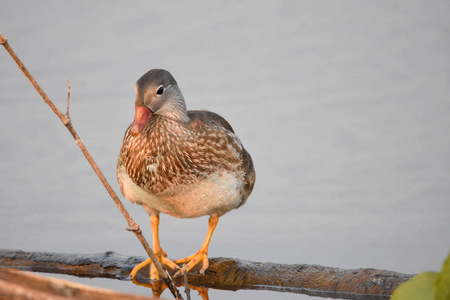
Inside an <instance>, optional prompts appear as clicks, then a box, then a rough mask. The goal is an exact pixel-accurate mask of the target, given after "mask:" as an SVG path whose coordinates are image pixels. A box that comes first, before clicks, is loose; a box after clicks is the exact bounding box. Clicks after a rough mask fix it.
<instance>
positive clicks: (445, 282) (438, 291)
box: [434, 253, 450, 300]
mask: <svg viewBox="0 0 450 300" xmlns="http://www.w3.org/2000/svg"><path fill="white" fill-rule="evenodd" d="M434 300H450V253H449V254H448V256H447V259H446V260H445V262H444V265H443V266H442V270H441V273H439V275H438V276H437V278H436V281H435V282H434Z"/></svg>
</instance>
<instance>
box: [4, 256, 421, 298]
mask: <svg viewBox="0 0 450 300" xmlns="http://www.w3.org/2000/svg"><path fill="white" fill-rule="evenodd" d="M143 260H144V257H138V256H124V255H120V254H117V253H115V252H105V253H98V254H92V255H86V254H62V253H44V252H23V251H14V250H0V265H3V266H9V267H14V268H18V269H21V270H28V271H35V272H44V273H60V274H67V275H75V276H80V277H106V278H116V279H127V278H128V275H129V273H130V272H131V270H132V268H133V267H134V266H135V265H136V264H137V263H140V262H141V261H143ZM411 277H412V275H408V274H401V273H397V272H392V271H386V270H377V269H350V270H346V269H339V268H331V267H323V266H318V265H306V264H295V265H287V264H275V263H260V262H250V261H244V260H239V259H234V258H211V259H210V266H209V268H208V270H206V272H205V275H203V276H202V275H196V274H189V275H188V280H189V284H191V285H193V286H198V287H207V288H215V289H223V290H239V289H250V290H261V289H263V290H273V291H282V292H292V293H299V294H308V295H313V296H322V297H330V298H336V297H339V298H343V299H388V298H389V296H390V295H391V294H392V293H393V291H394V290H395V289H396V288H397V287H398V286H399V285H400V284H401V283H403V282H405V281H406V280H408V279H410V278H411ZM137 279H138V280H141V279H143V278H142V277H138V278H137ZM175 282H176V283H177V284H178V285H183V284H184V279H183V277H178V278H176V279H175Z"/></svg>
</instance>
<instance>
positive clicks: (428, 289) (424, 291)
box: [391, 272, 445, 300]
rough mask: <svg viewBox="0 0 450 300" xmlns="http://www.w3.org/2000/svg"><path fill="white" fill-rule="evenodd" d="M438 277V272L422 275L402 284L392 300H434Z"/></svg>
mask: <svg viewBox="0 0 450 300" xmlns="http://www.w3.org/2000/svg"><path fill="white" fill-rule="evenodd" d="M437 277H438V273H437V272H424V273H420V274H419V275H416V276H414V277H413V278H411V279H410V280H408V281H406V282H404V283H403V284H401V285H400V286H399V287H398V288H397V289H396V290H395V291H394V293H393V294H392V298H391V300H433V287H434V282H435V280H436V278H437ZM442 299H445V298H442Z"/></svg>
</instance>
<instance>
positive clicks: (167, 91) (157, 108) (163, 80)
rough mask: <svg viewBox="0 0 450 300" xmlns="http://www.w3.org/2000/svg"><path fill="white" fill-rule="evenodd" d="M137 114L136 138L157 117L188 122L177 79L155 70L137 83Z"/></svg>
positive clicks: (135, 120) (132, 130) (135, 116)
mask: <svg viewBox="0 0 450 300" xmlns="http://www.w3.org/2000/svg"><path fill="white" fill-rule="evenodd" d="M135 107H136V112H135V115H134V121H133V126H132V128H131V134H132V135H133V136H136V135H137V134H138V133H139V132H141V130H142V129H143V128H144V126H145V125H146V124H147V122H148V120H149V119H150V118H151V117H152V116H153V115H154V114H155V115H162V116H167V117H170V118H173V119H176V120H179V121H181V122H187V120H188V116H187V113H186V104H185V102H184V98H183V94H181V91H180V89H179V87H178V84H177V82H176V81H175V78H173V76H172V75H171V74H170V73H169V72H168V71H166V70H162V69H153V70H150V71H148V72H147V73H145V74H144V76H142V77H141V78H139V79H138V81H137V82H136V102H135Z"/></svg>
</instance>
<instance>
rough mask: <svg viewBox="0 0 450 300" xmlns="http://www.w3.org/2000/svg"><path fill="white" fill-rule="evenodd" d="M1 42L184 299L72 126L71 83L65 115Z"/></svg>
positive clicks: (3, 40)
mask: <svg viewBox="0 0 450 300" xmlns="http://www.w3.org/2000/svg"><path fill="white" fill-rule="evenodd" d="M0 44H2V45H3V46H4V47H5V50H6V51H7V52H8V53H9V54H10V55H11V57H12V59H13V60H14V62H15V63H16V64H17V66H18V67H19V69H20V70H21V71H22V72H23V74H24V75H25V77H26V78H27V79H28V80H29V81H30V83H31V85H32V86H33V87H34V88H35V89H36V91H37V92H38V93H39V95H41V97H42V99H44V101H45V103H47V105H48V106H49V107H50V108H51V109H52V110H53V112H54V113H55V114H56V115H57V116H58V118H59V119H60V120H61V122H62V123H63V124H64V126H66V128H67V130H69V132H70V134H71V135H72V137H73V138H74V140H75V143H76V144H77V145H78V147H79V148H80V150H81V152H83V154H84V156H85V157H86V159H87V160H88V162H89V164H90V165H91V167H92V168H93V169H94V172H95V174H97V176H98V178H99V179H100V181H101V182H102V184H103V186H104V187H105V188H106V190H107V191H108V193H109V195H110V196H111V198H112V199H113V201H114V203H115V204H116V205H117V207H118V208H119V210H120V212H121V213H122V215H123V216H124V218H125V219H126V221H127V223H128V226H129V230H130V231H132V232H133V233H134V234H135V235H136V237H137V238H138V239H139V241H140V242H141V244H142V246H143V247H144V249H145V251H146V252H147V254H148V256H149V257H150V259H151V260H152V262H153V263H154V264H155V266H156V268H157V269H158V272H159V274H160V275H161V277H162V278H163V280H164V282H165V283H166V284H167V286H168V287H169V289H170V291H171V292H172V294H173V295H174V297H175V298H176V299H183V297H182V296H181V294H180V293H179V291H178V290H177V289H176V287H175V285H174V283H173V280H172V278H171V277H170V275H169V273H168V272H167V271H166V270H165V269H164V268H163V267H162V266H161V264H160V263H159V261H158V259H157V258H156V256H155V254H154V253H153V251H152V249H151V248H150V246H149V244H148V242H147V240H146V239H145V237H144V236H143V234H142V231H141V229H140V228H139V225H137V224H136V223H135V222H134V220H133V219H132V218H131V216H130V214H129V213H128V211H127V210H126V208H125V206H123V204H122V202H121V201H120V199H119V197H117V194H116V193H115V192H114V190H113V189H112V187H111V186H110V185H109V183H108V181H107V180H106V178H105V176H104V175H103V173H102V172H101V171H100V168H99V167H98V166H97V164H96V163H95V161H94V159H93V158H92V156H91V155H90V153H89V152H88V150H87V149H86V147H85V146H84V144H83V143H82V142H81V140H80V137H79V136H78V134H77V132H76V131H75V128H74V127H73V126H72V122H71V119H70V117H69V100H70V87H69V83H68V82H67V86H68V87H67V89H68V97H67V98H68V99H67V115H64V114H63V113H62V112H61V111H60V110H59V109H58V108H57V107H56V106H55V105H54V104H53V102H52V101H51V100H50V98H48V96H47V94H46V93H45V92H44V90H42V88H41V87H40V86H39V84H38V83H37V82H36V80H35V79H34V77H33V76H32V75H31V74H30V72H28V70H27V68H26V67H25V65H24V64H23V63H22V62H21V61H20V59H19V57H18V56H17V55H16V53H15V52H14V51H13V50H12V48H11V47H10V46H9V43H8V40H7V39H6V38H5V37H4V36H3V35H1V34H0Z"/></svg>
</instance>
